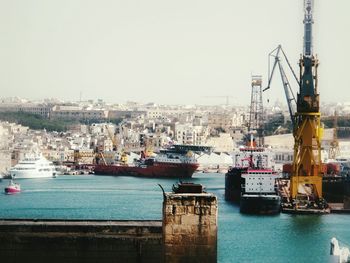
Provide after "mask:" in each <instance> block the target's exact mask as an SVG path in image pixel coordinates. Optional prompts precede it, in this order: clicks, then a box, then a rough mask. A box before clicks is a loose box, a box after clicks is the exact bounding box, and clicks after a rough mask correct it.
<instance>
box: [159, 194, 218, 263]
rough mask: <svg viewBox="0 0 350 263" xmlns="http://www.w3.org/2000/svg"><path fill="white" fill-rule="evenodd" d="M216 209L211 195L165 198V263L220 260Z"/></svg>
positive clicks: (165, 196)
mask: <svg viewBox="0 0 350 263" xmlns="http://www.w3.org/2000/svg"><path fill="white" fill-rule="evenodd" d="M217 209H218V204H217V198H216V196H214V195H212V194H207V193H201V194H173V193H171V194H170V193H166V194H165V195H164V202H163V239H164V257H165V262H202V263H203V262H216V261H217Z"/></svg>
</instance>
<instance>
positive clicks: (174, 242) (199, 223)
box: [0, 189, 218, 263]
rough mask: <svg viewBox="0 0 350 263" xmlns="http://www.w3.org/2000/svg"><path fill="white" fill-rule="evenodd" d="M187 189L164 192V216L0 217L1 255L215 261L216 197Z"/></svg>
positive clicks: (38, 259)
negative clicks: (158, 218)
mask: <svg viewBox="0 0 350 263" xmlns="http://www.w3.org/2000/svg"><path fill="white" fill-rule="evenodd" d="M196 190H197V189H196ZM189 192H190V193H188V192H187V193H183V192H178V193H165V192H163V213H162V214H163V216H162V220H130V221H129V220H35V219H0V258H2V259H6V262H23V261H27V262H37V263H41V262H45V263H47V262H50V263H55V262H60V263H61V262H66V263H68V262H84V263H86V262H87V263H89V262H102V263H104V262H130V263H132V262H204V263H206V262H208V263H211V262H216V261H217V216H218V203H217V197H216V196H215V195H213V194H210V193H205V192H199V193H198V192H196V193H193V192H191V189H189Z"/></svg>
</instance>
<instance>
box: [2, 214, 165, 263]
mask: <svg viewBox="0 0 350 263" xmlns="http://www.w3.org/2000/svg"><path fill="white" fill-rule="evenodd" d="M162 253H163V251H162V222H161V221H89V220H84V221H70V220H68V221H67V220H0V259H1V260H0V261H1V262H7V263H12V262H36V263H41V262H45V263H48V262H49V263H55V262H59V263H62V262H64V263H69V262H84V263H89V262H91V263H92V262H94V263H95V262H99V263H100V262H101V263H103V262H129V263H131V262H150V263H151V262H152V263H153V262H162V260H163V255H162Z"/></svg>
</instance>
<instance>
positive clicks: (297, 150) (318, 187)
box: [290, 112, 323, 199]
mask: <svg viewBox="0 0 350 263" xmlns="http://www.w3.org/2000/svg"><path fill="white" fill-rule="evenodd" d="M295 118H296V119H297V120H298V121H296V123H297V127H296V129H295V130H294V160H293V173H292V176H291V184H290V194H291V196H290V197H291V198H292V199H295V198H297V195H298V191H299V190H300V189H304V188H305V186H307V187H308V188H311V189H310V190H311V193H310V195H313V197H314V198H315V199H318V198H321V197H322V167H323V166H322V162H321V138H322V134H323V131H322V127H321V123H320V113H319V112H318V113H296V114H295Z"/></svg>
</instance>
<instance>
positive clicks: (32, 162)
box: [9, 154, 56, 179]
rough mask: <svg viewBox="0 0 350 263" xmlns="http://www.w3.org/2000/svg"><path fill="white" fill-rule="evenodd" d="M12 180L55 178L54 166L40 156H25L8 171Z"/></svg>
mask: <svg viewBox="0 0 350 263" xmlns="http://www.w3.org/2000/svg"><path fill="white" fill-rule="evenodd" d="M9 174H10V176H11V177H12V178H16V179H21V178H50V177H55V176H56V171H55V166H54V165H53V164H52V162H50V161H48V160H47V159H46V158H45V157H44V156H42V155H41V154H35V155H31V156H26V157H25V158H24V159H22V160H21V161H19V163H18V164H16V165H15V166H14V167H12V168H11V169H10V170H9Z"/></svg>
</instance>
